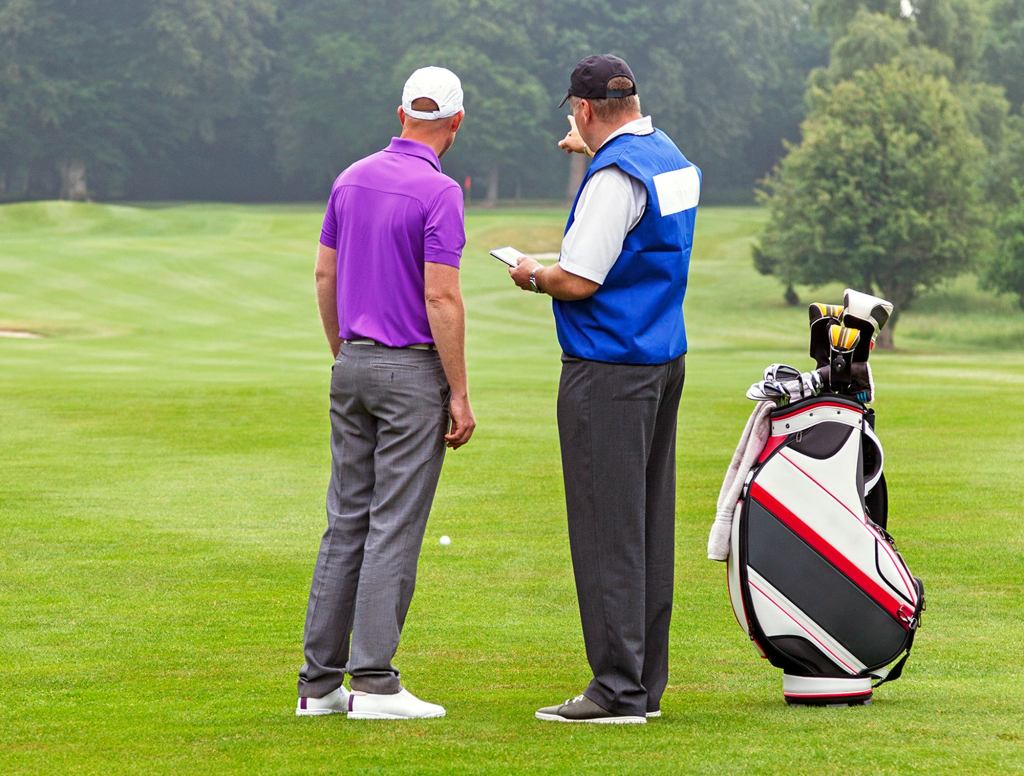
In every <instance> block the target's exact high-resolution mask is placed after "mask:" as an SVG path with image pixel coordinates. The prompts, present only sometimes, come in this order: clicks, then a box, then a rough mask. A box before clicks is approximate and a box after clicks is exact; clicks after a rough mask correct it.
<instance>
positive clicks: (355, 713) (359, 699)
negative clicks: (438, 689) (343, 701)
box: [348, 687, 445, 719]
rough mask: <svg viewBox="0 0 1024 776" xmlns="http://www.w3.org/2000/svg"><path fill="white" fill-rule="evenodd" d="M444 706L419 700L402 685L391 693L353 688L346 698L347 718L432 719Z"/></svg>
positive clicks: (442, 711)
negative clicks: (362, 690) (397, 690)
mask: <svg viewBox="0 0 1024 776" xmlns="http://www.w3.org/2000/svg"><path fill="white" fill-rule="evenodd" d="M444 714H445V711H444V707H443V706H438V705H437V704H436V703H427V702H426V701H421V700H420V699H419V698H417V697H416V696H415V695H413V694H412V693H411V692H409V691H408V690H406V689H405V688H404V687H403V688H402V689H401V691H399V692H397V693H394V694H393V695H379V694H377V693H369V692H360V691H359V690H353V691H352V693H351V694H350V695H349V698H348V718H349V719H434V718H437V717H443V716H444Z"/></svg>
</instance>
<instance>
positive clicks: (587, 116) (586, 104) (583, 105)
mask: <svg viewBox="0 0 1024 776" xmlns="http://www.w3.org/2000/svg"><path fill="white" fill-rule="evenodd" d="M580 118H581V119H583V123H584V124H590V122H591V121H592V120H593V118H594V109H593V107H591V105H590V100H588V99H586V98H584V99H581V100H580Z"/></svg>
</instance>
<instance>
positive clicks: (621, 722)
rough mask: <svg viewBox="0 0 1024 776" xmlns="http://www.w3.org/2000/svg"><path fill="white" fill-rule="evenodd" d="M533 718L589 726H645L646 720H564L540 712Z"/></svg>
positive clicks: (611, 718)
mask: <svg viewBox="0 0 1024 776" xmlns="http://www.w3.org/2000/svg"><path fill="white" fill-rule="evenodd" d="M533 716H535V717H536V718H537V719H541V720H544V721H545V722H569V723H575V724H584V725H586V724H590V725H645V724H647V719H646V718H645V717H595V718H594V719H566V718H565V717H560V716H558V715H557V714H544V713H542V712H540V711H538V712H536V713H535V714H534V715H533Z"/></svg>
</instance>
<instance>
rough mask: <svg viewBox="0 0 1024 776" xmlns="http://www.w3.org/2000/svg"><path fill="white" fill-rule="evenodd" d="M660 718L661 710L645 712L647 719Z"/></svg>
mask: <svg viewBox="0 0 1024 776" xmlns="http://www.w3.org/2000/svg"><path fill="white" fill-rule="evenodd" d="M660 716H661V709H658V710H657V711H648V712H647V719H657V718H658V717H660Z"/></svg>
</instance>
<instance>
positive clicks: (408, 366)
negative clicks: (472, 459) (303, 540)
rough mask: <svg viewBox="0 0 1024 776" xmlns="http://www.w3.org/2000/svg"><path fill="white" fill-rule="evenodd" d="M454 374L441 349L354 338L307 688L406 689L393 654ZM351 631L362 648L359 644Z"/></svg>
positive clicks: (340, 405) (344, 356)
mask: <svg viewBox="0 0 1024 776" xmlns="http://www.w3.org/2000/svg"><path fill="white" fill-rule="evenodd" d="M448 397H449V390H448V383H447V381H446V379H445V376H444V370H443V369H442V367H441V361H440V359H439V357H438V355H437V353H436V352H435V351H429V350H399V349H391V348H384V347H379V346H373V345H351V344H343V345H342V348H341V353H340V354H339V355H338V360H337V361H336V362H335V363H334V367H333V372H332V376H331V458H332V465H331V481H330V485H329V486H328V488H327V531H326V532H325V533H324V536H323V540H322V541H321V543H320V554H319V556H318V557H317V560H316V567H315V568H314V571H313V584H312V587H311V589H310V593H309V605H308V607H307V610H306V628H305V658H306V662H305V664H304V665H303V666H302V669H301V670H300V671H299V695H301V696H306V697H312V698H320V697H323V696H324V695H326V694H327V693H329V692H331V691H333V690H335V689H336V688H338V687H339V686H340V685H341V683H342V680H343V679H344V677H345V674H346V673H348V674H350V675H351V677H352V682H351V684H352V688H353V689H356V690H363V691H365V692H373V693H394V692H398V691H399V690H400V689H401V684H400V682H399V678H398V670H397V669H396V668H395V667H394V666H393V665H392V664H391V659H392V658H393V657H394V655H395V652H396V650H397V649H398V639H399V635H400V634H401V631H402V626H403V625H404V624H405V616H406V613H407V612H408V610H409V603H410V602H411V601H412V594H413V588H414V587H415V584H416V564H417V561H418V559H419V553H420V547H421V545H422V543H423V532H424V530H425V528H426V525H427V516H428V515H429V513H430V505H431V503H432V501H433V499H434V492H435V490H436V488H437V480H438V477H439V476H440V473H441V462H442V461H443V460H444V451H445V447H444V434H445V432H446V430H447V427H448ZM350 638H351V649H350V643H349V642H350Z"/></svg>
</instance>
